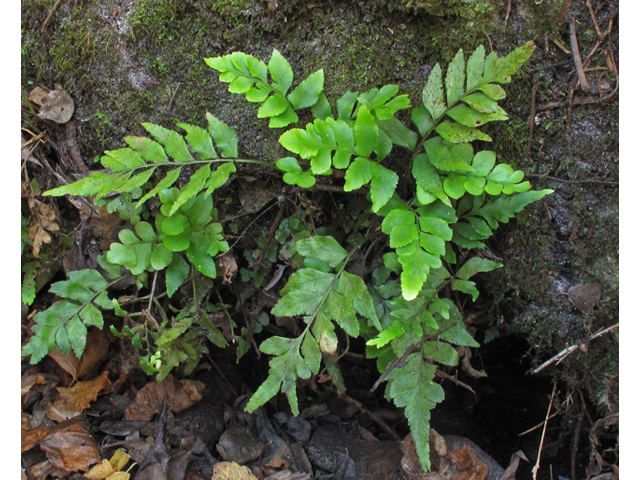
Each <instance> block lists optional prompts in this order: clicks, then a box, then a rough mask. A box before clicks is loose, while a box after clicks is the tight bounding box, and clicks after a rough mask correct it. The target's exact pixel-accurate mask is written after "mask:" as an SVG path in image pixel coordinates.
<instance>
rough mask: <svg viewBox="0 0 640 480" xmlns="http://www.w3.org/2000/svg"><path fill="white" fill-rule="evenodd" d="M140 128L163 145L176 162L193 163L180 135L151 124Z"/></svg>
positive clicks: (145, 124)
mask: <svg viewBox="0 0 640 480" xmlns="http://www.w3.org/2000/svg"><path fill="white" fill-rule="evenodd" d="M142 126H143V127H144V128H145V129H146V130H147V132H149V133H150V134H151V135H153V137H154V138H155V139H156V140H157V141H158V142H160V143H161V144H162V145H164V148H165V149H166V151H167V153H168V154H169V155H171V157H173V159H174V160H175V161H176V162H190V161H193V157H192V156H191V154H190V153H189V149H188V148H187V144H186V142H185V141H184V138H183V137H182V135H180V134H179V133H178V132H174V131H173V130H169V129H167V128H164V127H161V126H160V125H155V124H153V123H143V124H142Z"/></svg>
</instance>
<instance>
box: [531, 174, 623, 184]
mask: <svg viewBox="0 0 640 480" xmlns="http://www.w3.org/2000/svg"><path fill="white" fill-rule="evenodd" d="M525 176H527V177H541V178H548V179H549V180H555V181H557V182H564V183H600V184H603V185H618V182H605V181H604V180H566V179H564V178H557V177H552V176H551V175H547V174H546V173H525Z"/></svg>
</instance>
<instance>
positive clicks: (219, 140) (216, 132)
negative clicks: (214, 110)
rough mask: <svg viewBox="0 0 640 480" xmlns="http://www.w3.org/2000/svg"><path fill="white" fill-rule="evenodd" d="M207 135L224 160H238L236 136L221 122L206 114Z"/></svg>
mask: <svg viewBox="0 0 640 480" xmlns="http://www.w3.org/2000/svg"><path fill="white" fill-rule="evenodd" d="M207 121H208V122H209V133H210V134H211V137H212V138H213V140H214V141H215V142H216V146H217V147H218V148H219V149H220V153H221V154H222V156H223V157H224V158H238V135H236V132H234V131H233V129H231V128H230V127H229V126H228V125H227V124H226V123H224V122H223V121H222V120H218V119H217V118H216V117H214V116H213V115H211V114H210V113H207Z"/></svg>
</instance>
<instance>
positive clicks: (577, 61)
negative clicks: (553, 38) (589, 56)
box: [569, 17, 591, 92]
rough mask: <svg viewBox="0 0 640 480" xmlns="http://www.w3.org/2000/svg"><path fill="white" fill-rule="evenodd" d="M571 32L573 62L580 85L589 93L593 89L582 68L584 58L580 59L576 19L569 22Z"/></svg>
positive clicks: (572, 18)
mask: <svg viewBox="0 0 640 480" xmlns="http://www.w3.org/2000/svg"><path fill="white" fill-rule="evenodd" d="M569 32H570V34H571V35H570V37H571V53H572V54H573V61H574V63H575V65H576V72H577V73H578V78H579V79H580V85H581V86H582V90H584V91H585V92H588V91H589V90H590V89H591V87H589V82H588V81H587V77H586V76H585V74H584V68H583V66H582V58H581V57H580V50H579V48H578V37H577V35H576V19H575V18H574V17H571V20H570V21H569Z"/></svg>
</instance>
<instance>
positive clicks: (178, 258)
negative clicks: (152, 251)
mask: <svg viewBox="0 0 640 480" xmlns="http://www.w3.org/2000/svg"><path fill="white" fill-rule="evenodd" d="M188 276H189V264H188V263H187V262H186V261H185V259H184V258H183V256H182V255H173V261H172V262H171V264H170V265H169V267H168V268H167V273H166V282H167V294H168V295H169V297H172V296H173V294H174V293H176V291H177V290H178V288H180V285H182V282H184V281H185V280H186V278H187V277H188Z"/></svg>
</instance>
